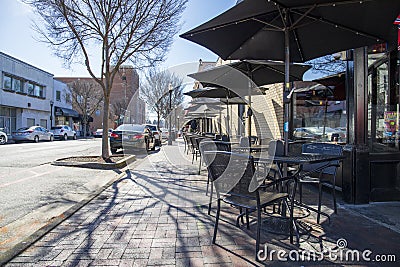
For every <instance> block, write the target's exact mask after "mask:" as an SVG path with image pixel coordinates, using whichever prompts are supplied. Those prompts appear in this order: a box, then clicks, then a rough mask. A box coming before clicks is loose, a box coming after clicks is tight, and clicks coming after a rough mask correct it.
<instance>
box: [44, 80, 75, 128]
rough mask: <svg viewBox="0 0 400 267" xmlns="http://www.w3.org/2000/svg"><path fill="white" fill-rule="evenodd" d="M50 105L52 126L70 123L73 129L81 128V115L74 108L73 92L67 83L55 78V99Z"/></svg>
mask: <svg viewBox="0 0 400 267" xmlns="http://www.w3.org/2000/svg"><path fill="white" fill-rule="evenodd" d="M50 106H51V110H52V115H51V117H50V122H51V126H55V125H68V126H69V127H71V128H72V129H75V130H79V119H80V116H79V113H78V112H77V111H76V110H74V109H72V93H71V89H70V88H69V87H68V85H67V84H65V83H63V82H61V81H58V80H56V79H54V90H53V99H52V102H50ZM53 121H54V124H53Z"/></svg>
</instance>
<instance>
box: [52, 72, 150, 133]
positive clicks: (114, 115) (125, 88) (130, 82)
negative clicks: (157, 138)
mask: <svg viewBox="0 0 400 267" xmlns="http://www.w3.org/2000/svg"><path fill="white" fill-rule="evenodd" d="M56 79H57V80H60V81H62V82H65V83H67V84H68V83H71V82H73V81H76V80H78V79H80V80H86V81H91V82H94V80H93V79H92V78H87V77H86V78H81V77H56ZM145 114H146V105H145V103H144V101H143V100H142V99H141V98H140V96H139V75H138V73H137V72H136V70H135V69H134V68H133V67H132V66H122V67H121V68H120V70H119V72H118V74H117V75H116V76H115V79H114V83H113V89H112V91H111V95H110V118H109V127H110V128H115V127H117V126H118V124H121V123H138V124H142V123H145ZM102 118H103V112H102V105H101V107H100V108H99V110H98V111H96V112H95V114H94V115H93V122H91V124H90V130H91V131H95V130H96V129H101V128H102Z"/></svg>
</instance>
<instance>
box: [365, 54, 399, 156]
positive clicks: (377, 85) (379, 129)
mask: <svg viewBox="0 0 400 267" xmlns="http://www.w3.org/2000/svg"><path fill="white" fill-rule="evenodd" d="M389 68H390V67H389V63H388V59H387V58H386V56H385V55H383V56H382V57H381V58H379V57H377V56H376V55H369V74H368V140H369V145H370V149H371V151H372V152H391V151H399V137H400V133H399V100H398V99H399V94H398V86H393V87H390V81H389Z"/></svg>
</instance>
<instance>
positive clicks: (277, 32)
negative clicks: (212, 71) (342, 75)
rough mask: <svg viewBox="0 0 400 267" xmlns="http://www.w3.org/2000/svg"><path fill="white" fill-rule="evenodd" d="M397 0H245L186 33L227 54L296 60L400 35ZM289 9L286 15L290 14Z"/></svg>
mask: <svg viewBox="0 0 400 267" xmlns="http://www.w3.org/2000/svg"><path fill="white" fill-rule="evenodd" d="M399 13H400V1H397V0H365V1H360V0H358V1H349V0H336V1H335V0H275V1H274V0H271V1H266V0H245V1H242V2H241V3H239V4H237V5H236V6H234V7H233V8H231V9H229V10H228V11H226V12H224V13H222V14H221V15H219V16H217V17H216V18H214V19H211V20H210V21H208V22H206V23H204V24H202V25H200V26H198V27H196V28H194V29H192V30H190V31H188V32H186V33H184V34H182V35H181V37H183V38H185V39H188V40H190V41H193V42H195V43H198V44H200V45H202V46H204V47H207V48H208V49H210V50H211V51H213V52H215V53H216V54H218V55H219V56H221V58H222V59H270V60H285V56H286V55H285V50H284V46H285V30H287V31H288V34H289V36H288V44H287V45H288V47H289V49H290V50H289V51H290V59H291V61H292V62H304V61H307V60H310V59H313V58H316V57H320V56H323V55H327V54H331V53H335V52H340V51H344V50H347V49H351V48H356V47H361V46H366V45H372V44H377V43H383V42H393V44H395V41H396V37H397V36H396V26H395V25H393V22H394V20H395V19H396V18H397V16H398V15H399ZM285 15H286V17H285Z"/></svg>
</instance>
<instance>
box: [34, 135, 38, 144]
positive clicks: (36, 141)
mask: <svg viewBox="0 0 400 267" xmlns="http://www.w3.org/2000/svg"><path fill="white" fill-rule="evenodd" d="M33 142H35V143H39V136H37V135H35V137H34V138H33Z"/></svg>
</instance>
